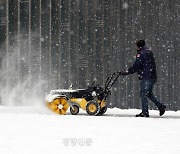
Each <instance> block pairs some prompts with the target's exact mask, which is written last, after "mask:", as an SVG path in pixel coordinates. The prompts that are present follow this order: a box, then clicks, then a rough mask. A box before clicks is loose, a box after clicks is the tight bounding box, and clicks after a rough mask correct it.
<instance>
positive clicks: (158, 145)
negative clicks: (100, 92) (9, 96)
mask: <svg viewBox="0 0 180 154" xmlns="http://www.w3.org/2000/svg"><path fill="white" fill-rule="evenodd" d="M139 112H140V110H121V109H116V108H115V109H108V111H107V112H106V114H105V115H104V116H87V114H86V113H85V112H83V111H81V113H80V114H79V115H78V116H72V115H70V114H69V113H68V115H65V116H61V115H56V114H54V113H52V112H51V111H49V110H48V109H47V108H46V107H44V106H33V107H7V106H6V107H5V106H0V153H1V154H36V153H37V154H40V153H43V154H49V153H67V154H70V153H80V154H81V153H83V154H85V153H86V154H87V153H89V154H92V153H98V154H110V153H113V154H120V153H122V154H132V153H133V154H136V153H137V154H144V153H146V154H152V153H153V154H156V153H163V154H170V153H171V154H179V153H180V112H172V111H167V112H166V114H165V115H164V116H163V117H159V116H158V111H150V115H151V117H150V118H136V117H134V114H136V113H139Z"/></svg>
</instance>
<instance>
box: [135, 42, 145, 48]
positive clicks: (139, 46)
mask: <svg viewBox="0 0 180 154" xmlns="http://www.w3.org/2000/svg"><path fill="white" fill-rule="evenodd" d="M136 45H137V47H138V48H142V47H144V46H145V41H144V40H139V41H137V43H136Z"/></svg>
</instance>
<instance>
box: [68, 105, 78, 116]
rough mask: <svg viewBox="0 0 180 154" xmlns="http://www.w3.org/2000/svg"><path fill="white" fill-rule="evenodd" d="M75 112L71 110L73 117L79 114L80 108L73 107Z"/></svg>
mask: <svg viewBox="0 0 180 154" xmlns="http://www.w3.org/2000/svg"><path fill="white" fill-rule="evenodd" d="M72 106H73V108H74V110H73V109H72V108H70V112H71V114H72V115H76V114H78V113H79V107H78V106H77V105H72Z"/></svg>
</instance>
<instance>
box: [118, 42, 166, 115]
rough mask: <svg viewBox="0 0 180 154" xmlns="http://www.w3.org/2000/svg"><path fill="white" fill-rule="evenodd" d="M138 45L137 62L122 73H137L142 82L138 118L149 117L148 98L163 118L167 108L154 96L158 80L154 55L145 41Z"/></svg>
mask: <svg viewBox="0 0 180 154" xmlns="http://www.w3.org/2000/svg"><path fill="white" fill-rule="evenodd" d="M136 45H137V47H138V50H137V52H138V53H137V55H136V61H135V62H134V64H133V65H132V66H131V67H130V68H129V69H128V70H127V71H121V74H122V75H128V74H133V73H135V72H137V74H138V77H139V80H140V88H141V90H140V97H141V104H142V112H141V113H140V114H137V115H136V117H149V111H148V98H149V99H150V100H151V101H152V102H154V104H155V105H156V106H157V108H158V109H159V111H160V113H159V115H160V116H162V115H163V114H164V113H165V109H166V106H165V105H163V104H162V103H160V102H159V100H158V98H157V97H156V96H154V94H153V86H154V84H155V82H156V79H157V75H156V63H155V59H154V56H153V53H152V51H151V50H149V49H148V48H147V47H146V46H145V41H144V40H139V41H138V42H137V43H136Z"/></svg>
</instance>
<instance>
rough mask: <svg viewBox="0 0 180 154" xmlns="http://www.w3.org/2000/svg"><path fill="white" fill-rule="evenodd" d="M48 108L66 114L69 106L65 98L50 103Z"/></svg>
mask: <svg viewBox="0 0 180 154" xmlns="http://www.w3.org/2000/svg"><path fill="white" fill-rule="evenodd" d="M48 107H49V108H50V109H51V110H52V111H53V112H55V113H58V114H66V111H67V109H68V107H69V104H68V102H67V100H66V99H65V98H57V99H55V100H54V101H53V102H51V103H49V104H48Z"/></svg>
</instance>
